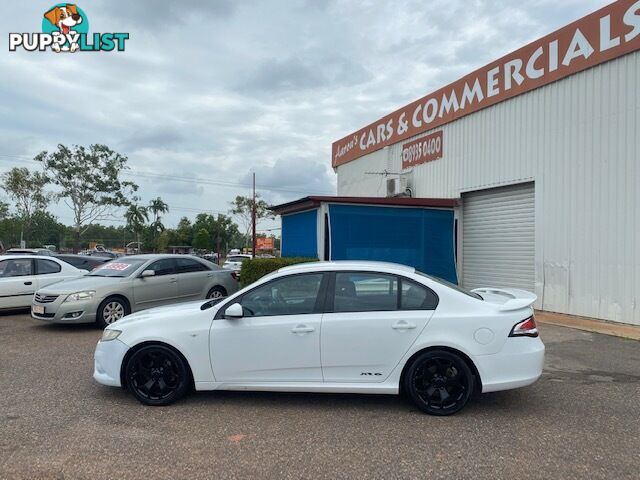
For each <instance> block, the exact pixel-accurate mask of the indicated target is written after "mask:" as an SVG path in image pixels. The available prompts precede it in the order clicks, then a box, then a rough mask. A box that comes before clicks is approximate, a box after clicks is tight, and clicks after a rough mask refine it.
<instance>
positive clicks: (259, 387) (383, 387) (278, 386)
mask: <svg viewBox="0 0 640 480" xmlns="http://www.w3.org/2000/svg"><path fill="white" fill-rule="evenodd" d="M195 387H196V390H235V391H253V392H311V393H369V394H378V395H397V394H398V384H397V383H395V384H391V383H320V382H306V383H305V382H269V383H267V382H264V383H226V382H195Z"/></svg>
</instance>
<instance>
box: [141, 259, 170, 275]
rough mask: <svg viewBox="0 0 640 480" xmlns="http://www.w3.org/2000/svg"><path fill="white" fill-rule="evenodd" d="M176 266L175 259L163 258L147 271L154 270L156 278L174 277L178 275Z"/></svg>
mask: <svg viewBox="0 0 640 480" xmlns="http://www.w3.org/2000/svg"><path fill="white" fill-rule="evenodd" d="M175 267H176V264H175V261H174V260H173V258H163V259H162V260H158V261H157V262H153V263H152V264H151V265H149V266H148V267H147V268H146V270H153V271H154V272H156V276H159V275H172V274H174V273H176V268H175Z"/></svg>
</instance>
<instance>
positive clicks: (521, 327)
mask: <svg viewBox="0 0 640 480" xmlns="http://www.w3.org/2000/svg"><path fill="white" fill-rule="evenodd" d="M509 336H510V337H537V336H538V327H537V325H536V320H535V318H533V315H531V316H530V317H529V318H527V319H525V320H522V321H521V322H518V323H516V324H515V325H514V326H513V328H512V329H511V333H509Z"/></svg>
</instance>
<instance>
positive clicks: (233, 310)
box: [224, 303, 242, 318]
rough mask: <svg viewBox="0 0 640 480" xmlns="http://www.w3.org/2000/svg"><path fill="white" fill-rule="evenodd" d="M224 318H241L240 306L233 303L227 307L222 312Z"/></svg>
mask: <svg viewBox="0 0 640 480" xmlns="http://www.w3.org/2000/svg"><path fill="white" fill-rule="evenodd" d="M224 316H225V318H242V305H240V304H239V303H234V304H233V305H229V306H228V307H227V309H226V310H225V312H224Z"/></svg>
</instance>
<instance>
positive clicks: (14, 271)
mask: <svg viewBox="0 0 640 480" xmlns="http://www.w3.org/2000/svg"><path fill="white" fill-rule="evenodd" d="M25 275H33V266H32V263H31V259H30V258H24V259H23V258H20V259H13V260H3V261H1V262H0V277H23V276H25Z"/></svg>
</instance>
